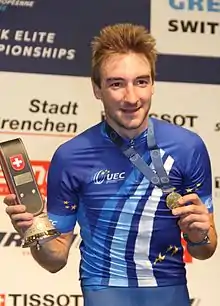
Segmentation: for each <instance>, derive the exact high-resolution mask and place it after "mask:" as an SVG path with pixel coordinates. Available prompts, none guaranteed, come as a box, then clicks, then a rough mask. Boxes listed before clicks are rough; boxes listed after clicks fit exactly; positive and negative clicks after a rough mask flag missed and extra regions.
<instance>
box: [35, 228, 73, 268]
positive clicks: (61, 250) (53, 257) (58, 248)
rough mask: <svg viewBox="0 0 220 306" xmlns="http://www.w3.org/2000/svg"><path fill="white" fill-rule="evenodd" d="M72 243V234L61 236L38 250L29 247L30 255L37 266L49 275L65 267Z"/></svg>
mask: <svg viewBox="0 0 220 306" xmlns="http://www.w3.org/2000/svg"><path fill="white" fill-rule="evenodd" d="M72 242H73V232H70V233H66V234H61V235H60V236H59V237H58V238H55V239H53V240H51V241H48V242H46V243H44V244H43V245H42V246H41V247H40V250H38V249H37V248H36V247H31V254H32V256H33V258H34V259H35V260H36V261H37V262H38V264H39V265H40V266H41V267H43V268H44V269H46V270H47V271H49V272H51V273H56V272H58V271H60V270H61V269H62V268H64V267H65V265H66V263H67V259H68V255H69V251H70V248H71V245H72Z"/></svg>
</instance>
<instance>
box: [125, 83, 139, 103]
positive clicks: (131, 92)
mask: <svg viewBox="0 0 220 306" xmlns="http://www.w3.org/2000/svg"><path fill="white" fill-rule="evenodd" d="M124 101H125V102H127V103H129V104H135V103H137V101H138V96H137V94H136V91H135V88H134V86H133V85H128V86H127V87H126V91H125V97H124Z"/></svg>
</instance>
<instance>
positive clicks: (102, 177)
mask: <svg viewBox="0 0 220 306" xmlns="http://www.w3.org/2000/svg"><path fill="white" fill-rule="evenodd" d="M124 179H125V172H124V171H123V172H112V171H110V170H107V169H105V170H100V171H98V172H96V173H95V174H94V176H93V182H94V184H96V185H100V184H103V183H104V184H110V183H117V182H119V181H123V180H124Z"/></svg>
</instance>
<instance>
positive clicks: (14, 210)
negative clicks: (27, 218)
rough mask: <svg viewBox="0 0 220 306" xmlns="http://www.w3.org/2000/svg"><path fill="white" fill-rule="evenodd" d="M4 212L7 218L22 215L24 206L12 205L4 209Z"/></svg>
mask: <svg viewBox="0 0 220 306" xmlns="http://www.w3.org/2000/svg"><path fill="white" fill-rule="evenodd" d="M5 211H6V213H7V214H8V215H9V216H11V215H13V214H21V213H24V212H25V211H26V207H25V206H24V205H12V206H8V207H6V209H5Z"/></svg>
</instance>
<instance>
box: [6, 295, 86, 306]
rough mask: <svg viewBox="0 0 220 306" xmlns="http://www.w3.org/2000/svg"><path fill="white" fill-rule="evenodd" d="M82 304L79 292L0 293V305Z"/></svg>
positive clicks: (48, 305) (73, 305) (50, 305)
mask: <svg viewBox="0 0 220 306" xmlns="http://www.w3.org/2000/svg"><path fill="white" fill-rule="evenodd" d="M40 305H44V306H82V305H83V299H82V295H80V294H60V295H54V294H44V295H41V294H37V293H33V294H23V293H16V294H15V293H9V294H7V295H6V294H3V293H2V294H1V293H0V306H40Z"/></svg>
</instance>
